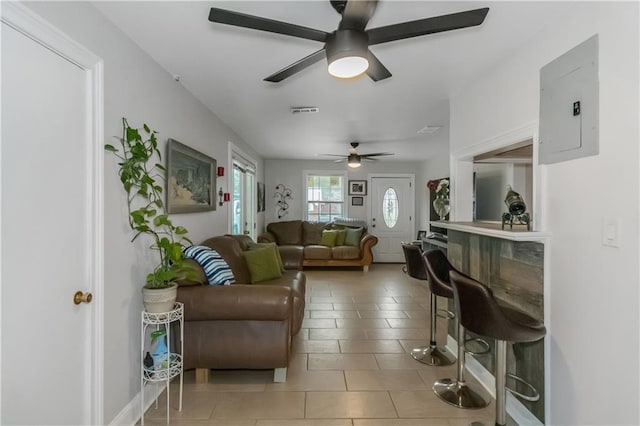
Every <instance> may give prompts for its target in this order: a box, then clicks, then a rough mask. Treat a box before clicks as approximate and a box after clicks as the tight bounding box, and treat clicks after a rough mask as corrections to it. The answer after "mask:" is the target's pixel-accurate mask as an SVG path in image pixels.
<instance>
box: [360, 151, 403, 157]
mask: <svg viewBox="0 0 640 426" xmlns="http://www.w3.org/2000/svg"><path fill="white" fill-rule="evenodd" d="M383 155H395V154H394V153H392V152H374V153H373V154H360V156H361V157H381V156H383Z"/></svg>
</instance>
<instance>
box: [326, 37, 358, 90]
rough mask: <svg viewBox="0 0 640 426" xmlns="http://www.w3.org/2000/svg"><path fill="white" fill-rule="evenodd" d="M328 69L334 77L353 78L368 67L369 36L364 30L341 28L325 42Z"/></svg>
mask: <svg viewBox="0 0 640 426" xmlns="http://www.w3.org/2000/svg"><path fill="white" fill-rule="evenodd" d="M326 52H327V62H328V63H329V67H328V71H329V74H331V75H332V76H334V77H338V78H353V77H357V76H359V75H360V74H362V73H364V72H365V71H366V70H367V69H368V68H369V60H368V59H367V57H368V53H369V38H368V37H367V34H366V33H365V32H364V31H356V30H341V31H338V32H336V33H333V34H331V36H330V37H329V38H328V39H327V44H326Z"/></svg>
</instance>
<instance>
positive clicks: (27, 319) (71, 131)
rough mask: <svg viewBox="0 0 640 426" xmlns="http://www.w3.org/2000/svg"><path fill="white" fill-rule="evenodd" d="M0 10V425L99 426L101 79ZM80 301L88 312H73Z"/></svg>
mask: <svg viewBox="0 0 640 426" xmlns="http://www.w3.org/2000/svg"><path fill="white" fill-rule="evenodd" d="M2 7H3V10H2V24H1V32H2V117H1V119H2V134H1V141H2V142H1V144H2V145H1V151H2V160H1V191H2V192H1V194H2V195H1V200H2V201H1V203H2V220H1V228H0V229H1V231H0V232H1V233H2V238H1V240H2V379H1V380H2V416H1V419H0V423H2V424H75V425H79V424H97V423H99V422H102V420H103V419H101V418H99V417H100V415H101V414H100V413H101V408H100V405H101V402H99V400H98V396H97V395H100V392H101V390H100V389H99V388H100V387H101V386H102V383H101V380H100V373H99V371H100V370H101V365H100V363H99V362H97V361H95V360H96V359H100V357H99V355H98V354H97V348H99V347H100V346H101V345H100V344H98V342H99V339H101V338H102V336H96V335H95V332H96V330H100V329H99V328H96V324H97V323H100V319H99V318H98V315H99V314H100V312H101V310H100V309H99V307H100V303H99V301H98V302H96V299H98V298H100V297H102V294H100V293H101V289H102V287H101V283H102V278H101V270H102V269H101V265H102V260H101V259H102V249H101V247H102V241H100V238H101V235H102V234H101V232H102V231H101V229H102V228H101V226H102V225H101V220H100V219H99V218H100V217H101V214H102V213H101V210H102V208H101V206H102V188H101V186H100V185H99V184H97V182H100V179H99V175H101V174H102V142H101V137H99V136H97V135H98V132H97V131H96V127H95V125H96V122H97V121H96V120H101V119H100V118H98V117H99V116H98V113H97V111H99V110H100V109H99V107H98V106H97V105H98V103H97V101H96V99H99V96H100V95H99V93H100V91H99V90H95V89H96V88H99V84H96V81H100V80H97V79H98V78H101V77H99V75H100V73H99V72H96V69H87V68H85V67H84V66H81V65H77V64H78V63H80V62H81V61H79V62H76V63H72V62H70V60H69V59H72V58H74V57H73V55H74V53H77V51H78V49H79V46H77V45H75V44H73V43H72V44H71V46H72V48H71V49H70V51H71V53H70V54H68V55H67V54H65V55H64V57H63V56H62V55H63V53H62V51H61V50H58V49H57V48H54V46H56V45H57V46H58V47H60V46H62V47H63V48H64V47H66V48H69V44H68V43H69V41H66V40H68V39H66V38H63V40H65V41H64V42H62V44H61V43H60V42H59V38H56V37H55V34H56V32H55V30H52V29H51V28H50V27H49V26H48V25H46V24H43V23H42V21H38V20H34V19H33V16H34V15H33V14H31V13H30V12H28V10H27V9H25V8H24V7H22V6H15V5H13V4H7V3H4V4H3V5H2ZM29 18H31V20H29ZM34 22H35V24H34ZM22 24H24V27H21V25H22ZM29 26H31V28H32V29H33V28H35V29H37V30H38V31H33V32H30V31H29V29H25V27H29ZM16 28H17V29H16ZM18 29H19V30H20V31H18ZM23 31H24V32H27V33H28V34H29V36H27V35H25V34H24V33H23ZM50 31H53V34H54V37H47V36H48V35H50V34H52V33H51V32H50ZM34 34H37V35H34ZM57 34H59V33H57ZM40 36H45V40H42V39H40V38H39V37H40ZM34 38H35V39H36V40H38V41H34ZM85 52H86V51H85ZM94 58H95V57H94ZM85 59H87V58H86V57H83V58H82V61H83V60H85ZM96 63H97V64H98V65H97V66H98V67H100V66H101V65H100V64H99V61H98V62H96ZM95 76H98V77H95ZM76 291H82V292H83V293H93V296H94V300H93V302H92V303H80V304H78V305H76V304H74V300H73V299H74V293H75V292H76ZM85 300H86V299H85ZM94 361H95V362H94Z"/></svg>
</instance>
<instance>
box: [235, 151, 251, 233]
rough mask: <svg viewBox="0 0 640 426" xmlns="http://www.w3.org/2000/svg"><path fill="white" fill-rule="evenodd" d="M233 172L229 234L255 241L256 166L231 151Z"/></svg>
mask: <svg viewBox="0 0 640 426" xmlns="http://www.w3.org/2000/svg"><path fill="white" fill-rule="evenodd" d="M232 162H233V172H232V174H231V176H232V178H231V179H232V182H231V187H232V188H233V191H232V203H231V208H232V210H231V233H232V234H243V235H248V236H250V237H251V238H252V239H253V240H254V241H255V239H256V214H257V208H256V205H257V204H256V201H257V188H256V166H255V162H254V161H253V160H251V159H249V158H248V157H246V156H244V155H242V154H241V153H239V152H238V151H237V150H235V149H233V150H232Z"/></svg>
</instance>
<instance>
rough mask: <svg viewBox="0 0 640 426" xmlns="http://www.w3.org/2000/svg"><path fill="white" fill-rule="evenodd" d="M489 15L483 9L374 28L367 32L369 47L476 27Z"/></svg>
mask: <svg viewBox="0 0 640 426" xmlns="http://www.w3.org/2000/svg"><path fill="white" fill-rule="evenodd" d="M487 13H489V8H488V7H485V8H482V9H475V10H467V11H466V12H459V13H452V14H450V15H442V16H435V17H433V18H426V19H419V20H417V21H410V22H403V23H400V24H394V25H387V26H385V27H378V28H372V29H370V30H368V31H367V35H368V36H369V46H373V45H374V44H380V43H387V42H389V41H395V40H402V39H404V38H410V37H418V36H421V35H426V34H434V33H440V32H443V31H451V30H457V29H460V28H467V27H474V26H476V25H480V24H482V22H483V21H484V18H485V17H486V16H487Z"/></svg>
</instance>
